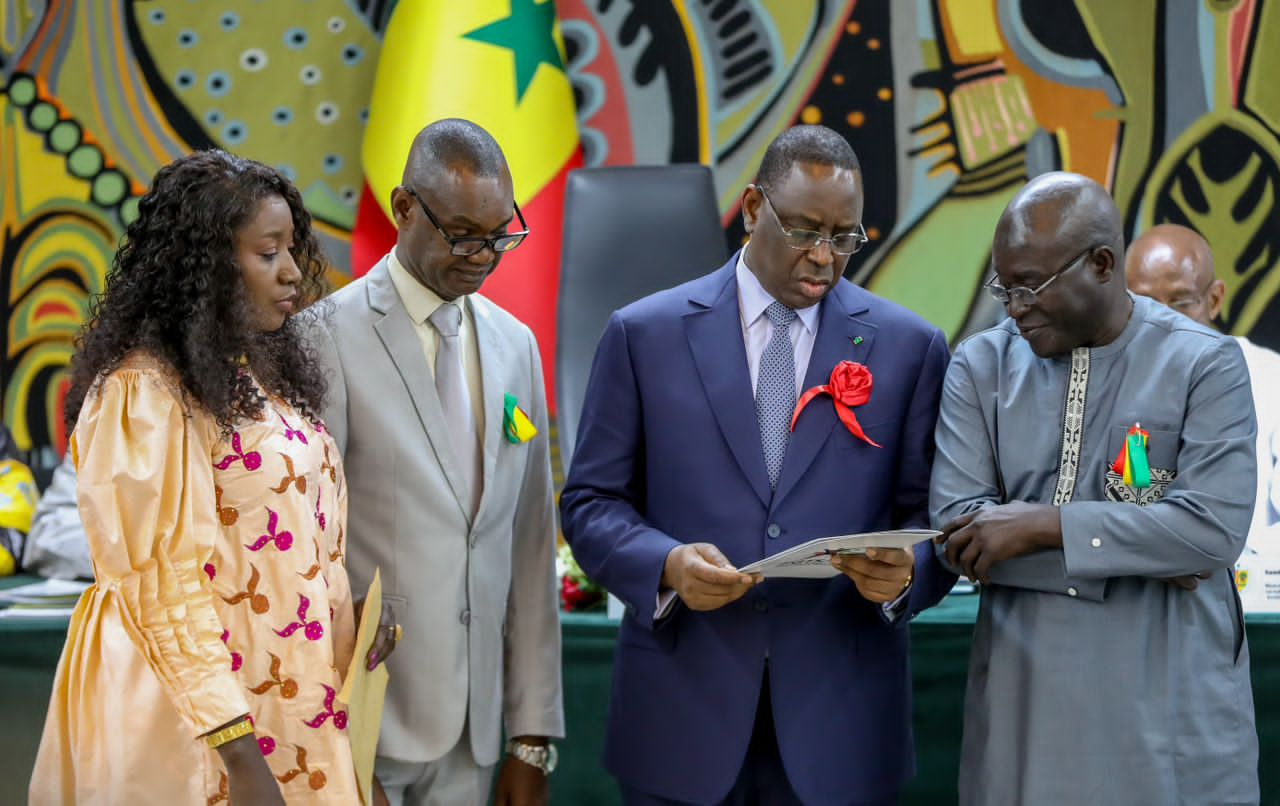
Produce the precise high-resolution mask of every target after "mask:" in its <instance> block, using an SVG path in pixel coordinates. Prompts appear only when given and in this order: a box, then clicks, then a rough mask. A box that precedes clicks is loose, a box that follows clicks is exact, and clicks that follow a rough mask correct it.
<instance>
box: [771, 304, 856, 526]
mask: <svg viewBox="0 0 1280 806" xmlns="http://www.w3.org/2000/svg"><path fill="white" fill-rule="evenodd" d="M866 311H867V307H866V305H864V304H861V303H860V302H859V301H858V300H857V299H856V297H855V295H854V289H853V287H852V286H846V285H845V284H844V283H841V284H840V285H837V286H836V290H835V291H833V292H832V293H831V294H829V295H828V296H827V298H826V299H825V300H823V302H822V309H821V314H820V315H819V317H818V334H817V337H816V338H815V339H814V343H813V352H812V353H811V354H810V356H809V368H808V369H807V370H806V371H805V376H804V384H803V386H802V388H801V390H800V394H801V395H803V394H804V393H805V392H806V391H808V390H809V389H812V388H813V387H815V386H824V385H826V383H827V381H828V380H830V378H831V370H833V369H835V367H836V365H837V364H839V363H840V362H841V361H855V362H857V363H859V364H865V363H866V362H867V356H868V355H870V353H871V348H872V346H873V344H874V343H875V337H876V330H877V328H876V326H875V325H874V324H873V323H871V322H870V321H867V320H866V319H865V318H862V317H860V316H859V314H863V313H865V312H866ZM855 340H856V341H857V343H856V344H855V343H854V342H855ZM836 427H843V426H842V425H840V420H839V418H837V417H836V414H835V411H834V409H833V408H832V405H831V398H829V397H827V396H826V395H823V396H821V397H819V398H817V399H815V400H813V401H812V402H810V403H809V405H808V406H807V407H806V408H805V410H804V413H803V414H802V415H801V416H800V419H799V420H798V421H797V422H796V429H795V431H793V432H792V433H791V440H790V442H788V444H787V455H786V458H784V459H783V460H782V472H781V473H780V474H779V476H778V488H777V490H776V491H775V493H774V504H775V505H776V504H777V503H778V502H780V501H781V500H782V499H783V497H784V496H786V494H787V493H788V492H790V491H791V489H792V488H793V487H794V486H795V485H796V484H797V483H798V482H799V481H800V479H801V478H803V477H804V474H805V471H807V470H808V469H809V465H811V464H813V461H814V459H816V458H817V456H818V452H819V451H820V450H822V446H823V445H825V444H826V442H827V440H828V439H829V438H830V436H831V434H832V432H833V431H834V430H835V428H836Z"/></svg>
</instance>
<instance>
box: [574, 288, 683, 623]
mask: <svg viewBox="0 0 1280 806" xmlns="http://www.w3.org/2000/svg"><path fill="white" fill-rule="evenodd" d="M644 444H645V443H644V422H643V410H642V405H641V399H640V388H639V385H638V383H637V381H636V376H635V369H634V365H633V363H632V358H631V347H630V345H629V343H628V340H627V330H626V326H625V324H624V322H623V320H622V318H621V317H620V316H619V315H618V314H617V313H615V314H613V316H611V317H610V318H609V324H608V325H607V326H606V327H605V331H604V335H603V336H601V338H600V345H599V346H598V347H597V348H596V357H595V361H594V363H593V364H592V367H591V377H590V379H589V380H588V382H587V393H586V399H585V401H584V402H583V406H582V417H581V421H580V423H579V426H578V442H577V448H576V449H575V451H574V455H573V463H572V466H571V467H570V469H569V477H568V480H567V481H566V482H565V488H564V492H563V493H562V494H561V496H560V516H561V521H562V522H563V524H564V534H565V539H566V540H567V541H568V542H569V545H570V547H572V549H573V555H574V557H575V558H576V559H577V560H578V563H579V565H581V566H582V570H583V571H585V572H586V574H587V576H589V577H591V578H592V579H594V580H595V581H597V582H599V583H600V584H601V585H603V586H604V587H605V588H607V589H608V590H609V591H610V592H611V593H613V594H614V595H615V596H617V597H618V598H619V599H621V600H622V601H623V603H624V604H625V605H626V606H627V608H628V610H629V612H630V613H631V615H632V616H633V617H634V618H635V620H636V622H637V623H638V624H641V625H643V626H645V627H647V628H649V629H653V627H654V616H655V615H656V612H655V607H654V597H655V595H656V594H657V592H658V588H659V585H660V583H661V580H662V569H663V566H664V565H665V563H666V559H667V555H668V554H669V553H671V550H672V549H674V548H676V547H678V546H680V545H682V544H681V543H680V541H678V540H676V539H675V538H673V537H671V536H670V535H668V534H666V533H664V532H662V531H660V530H658V529H655V528H653V527H652V526H650V525H649V523H648V521H646V519H645V517H644V515H643V514H641V511H642V508H643V506H644V495H645V490H644V469H645V464H644V463H645V455H644V450H645V448H644Z"/></svg>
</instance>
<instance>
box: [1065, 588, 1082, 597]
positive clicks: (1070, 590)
mask: <svg viewBox="0 0 1280 806" xmlns="http://www.w3.org/2000/svg"><path fill="white" fill-rule="evenodd" d="M1067 595H1068V596H1079V595H1080V591H1078V590H1076V589H1075V588H1067Z"/></svg>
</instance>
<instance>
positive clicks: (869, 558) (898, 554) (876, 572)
mask: <svg viewBox="0 0 1280 806" xmlns="http://www.w3.org/2000/svg"><path fill="white" fill-rule="evenodd" d="M915 562H916V555H915V552H914V551H913V550H912V547H911V546H907V547H906V548H901V549H892V548H869V549H867V550H866V552H865V553H861V554H852V553H851V554H842V553H840V552H836V553H835V554H833V555H832V557H831V565H832V566H834V567H835V568H836V569H838V570H839V571H840V572H841V573H843V574H844V575H845V576H847V577H849V579H851V580H853V584H854V585H855V586H856V587H857V588H858V593H861V594H862V598H864V599H866V600H868V601H871V602H879V603H884V602H892V601H893V600H894V599H897V598H898V597H899V596H901V595H902V593H903V591H905V590H906V589H907V588H908V587H910V585H911V578H912V571H913V569H914V568H915Z"/></svg>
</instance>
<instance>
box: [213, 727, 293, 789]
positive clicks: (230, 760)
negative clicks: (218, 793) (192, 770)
mask: <svg viewBox="0 0 1280 806" xmlns="http://www.w3.org/2000/svg"><path fill="white" fill-rule="evenodd" d="M218 755H219V756H221V757H222V764H223V766H225V767H226V768H227V787H228V793H229V795H230V801H231V803H233V804H234V803H252V804H255V806H257V804H263V805H264V806H285V803H284V796H283V795H281V794H280V785H279V784H278V783H276V779H275V776H273V775H272V774H271V768H270V767H268V766H267V760H266V759H265V758H263V757H262V751H261V750H260V749H259V748H258V739H257V738H256V737H255V736H254V735H253V734H252V733H250V734H248V735H247V736H241V737H240V738H238V739H232V740H231V741H229V742H227V743H226V744H224V745H220V746H219V747H218Z"/></svg>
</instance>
